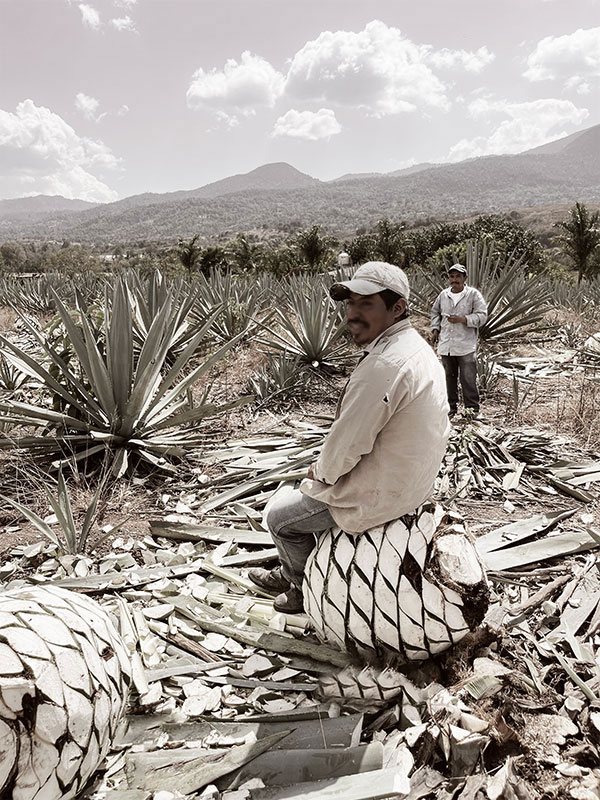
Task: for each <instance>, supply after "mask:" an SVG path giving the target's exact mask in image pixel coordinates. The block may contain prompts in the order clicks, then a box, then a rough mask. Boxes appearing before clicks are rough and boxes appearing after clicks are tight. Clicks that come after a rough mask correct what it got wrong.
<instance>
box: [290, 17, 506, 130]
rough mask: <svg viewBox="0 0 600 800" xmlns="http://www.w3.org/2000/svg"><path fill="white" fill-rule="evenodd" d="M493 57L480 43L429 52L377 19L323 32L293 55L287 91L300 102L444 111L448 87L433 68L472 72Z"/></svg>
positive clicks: (372, 109)
mask: <svg viewBox="0 0 600 800" xmlns="http://www.w3.org/2000/svg"><path fill="white" fill-rule="evenodd" d="M492 59H493V55H492V54H491V53H490V52H489V51H488V50H487V48H485V47H482V48H480V49H479V50H478V51H477V52H476V53H471V52H467V51H464V50H458V51H453V50H447V49H445V50H440V51H434V50H433V48H432V47H431V46H430V45H422V44H416V43H415V42H412V41H411V40H410V39H407V38H406V37H405V36H403V34H402V33H401V31H400V30H399V29H398V28H393V27H388V26H387V25H386V24H385V23H383V22H380V21H379V20H373V21H372V22H369V23H368V24H367V25H366V26H365V28H364V30H362V31H360V32H358V33H355V32H352V31H336V32H331V31H324V32H323V33H321V34H320V35H319V36H318V37H317V38H316V39H314V40H312V41H310V42H307V43H306V44H305V45H304V47H302V48H301V49H300V50H299V51H298V52H297V53H296V55H295V56H294V58H293V59H292V62H291V65H290V69H289V72H288V76H287V83H286V92H287V93H288V94H289V95H290V96H292V97H296V98H299V99H302V100H310V101H316V102H328V103H331V104H339V105H345V106H354V107H362V108H364V109H366V110H367V111H368V112H369V113H372V114H376V115H385V114H398V113H401V112H410V111H415V110H416V109H418V108H424V107H430V108H439V109H447V108H448V107H449V101H448V98H447V96H446V91H447V87H446V85H445V84H444V83H443V81H442V80H441V79H440V78H439V77H438V76H437V75H436V74H435V72H434V69H437V68H440V67H443V68H448V67H462V68H464V69H467V70H469V71H472V72H477V71H479V70H481V69H483V67H484V66H485V65H486V64H487V63H489V62H490V61H491V60H492Z"/></svg>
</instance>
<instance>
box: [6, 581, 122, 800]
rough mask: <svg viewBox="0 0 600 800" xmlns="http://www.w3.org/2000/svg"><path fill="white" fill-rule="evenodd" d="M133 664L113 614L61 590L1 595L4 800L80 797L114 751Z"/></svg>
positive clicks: (89, 600)
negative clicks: (114, 742)
mask: <svg viewBox="0 0 600 800" xmlns="http://www.w3.org/2000/svg"><path fill="white" fill-rule="evenodd" d="M130 682H131V666H130V661H129V654H128V651H127V648H126V646H125V644H124V642H123V641H122V639H121V638H120V636H119V634H118V633H117V632H116V630H115V628H114V626H113V624H112V622H111V619H110V617H109V615H108V614H107V612H106V611H104V610H103V609H102V608H101V607H100V606H99V605H98V604H97V603H95V602H94V601H93V600H91V599H89V598H87V597H85V596H82V595H78V594H75V593H74V592H68V591H66V590H64V589H60V588H57V587H43V588H42V587H34V588H25V589H16V590H13V591H9V592H5V593H4V594H0V797H2V798H11V800H59V798H65V799H68V798H72V797H75V795H76V794H78V792H79V791H80V790H81V789H82V788H83V786H84V785H85V783H86V781H87V780H88V779H89V778H90V776H91V775H92V773H93V772H94V771H95V770H96V769H97V767H98V766H99V764H100V762H101V761H102V759H103V758H104V757H105V756H106V754H107V752H108V750H109V748H110V746H111V743H112V740H113V737H114V735H115V731H116V728H117V725H118V722H119V719H120V717H121V714H122V713H123V711H124V708H125V704H126V701H127V694H128V689H129V684H130Z"/></svg>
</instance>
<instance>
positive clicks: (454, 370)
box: [442, 352, 479, 411]
mask: <svg viewBox="0 0 600 800" xmlns="http://www.w3.org/2000/svg"><path fill="white" fill-rule="evenodd" d="M442 364H443V366H444V372H445V373H446V391H447V392H448V403H449V405H450V411H456V409H457V406H458V380H459V379H460V386H461V389H462V396H463V402H464V404H465V408H471V409H473V411H479V390H478V389H477V358H476V357H475V353H474V352H473V353H467V355H466V356H442Z"/></svg>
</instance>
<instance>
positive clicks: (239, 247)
mask: <svg viewBox="0 0 600 800" xmlns="http://www.w3.org/2000/svg"><path fill="white" fill-rule="evenodd" d="M258 249H259V248H258V245H256V244H253V243H252V242H249V241H248V237H247V236H244V234H243V233H240V234H239V235H238V236H236V237H235V239H234V240H233V242H232V243H231V244H230V245H229V247H228V248H227V255H228V256H229V263H230V264H231V266H232V267H233V268H234V269H235V270H238V271H239V272H248V270H251V269H254V267H255V265H256V260H257V256H258Z"/></svg>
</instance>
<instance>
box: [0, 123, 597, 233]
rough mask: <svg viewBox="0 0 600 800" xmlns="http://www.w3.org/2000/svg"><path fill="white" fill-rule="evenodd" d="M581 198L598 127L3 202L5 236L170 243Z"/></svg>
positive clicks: (592, 167) (591, 186) (591, 197)
mask: <svg viewBox="0 0 600 800" xmlns="http://www.w3.org/2000/svg"><path fill="white" fill-rule="evenodd" d="M575 201H582V202H586V203H592V204H597V203H600V125H595V126H594V127H591V128H587V129H585V130H582V131H578V132H577V133H574V134H572V135H570V136H566V137H563V138H561V139H558V140H556V141H553V142H550V143H548V144H545V145H542V146H541V147H537V148H534V149H532V150H527V151H525V152H523V153H519V154H517V155H501V156H484V157H480V158H472V159H468V160H466V161H461V162H458V163H454V164H417V165H414V166H412V167H408V168H406V169H403V170H398V171H396V172H392V173H386V174H377V173H373V174H372V173H366V174H364V173H363V174H349V175H344V176H342V177H341V178H337V179H336V180H333V181H320V180H317V179H316V178H312V177H311V176H310V175H306V174H304V173H302V172H300V171H298V170H297V169H295V168H294V167H292V166H290V165H289V164H285V163H277V164H267V165H264V166H262V167H258V168H257V169H254V170H252V171H251V172H248V173H246V174H243V175H234V176H231V177H228V178H225V179H223V180H220V181H216V182H214V183H210V184H207V185H206V186H202V187H199V188H198V189H193V190H191V191H178V192H170V193H166V194H153V193H145V194H140V195H134V196H132V197H127V198H125V199H123V200H119V201H117V202H114V203H107V204H96V205H94V204H91V203H85V202H84V201H81V200H67V199H65V198H63V197H49V196H44V195H39V196H37V197H29V198H19V199H16V200H2V201H0V239H3V240H6V239H19V238H28V239H45V240H49V239H50V240H57V241H63V240H70V241H79V242H83V243H96V244H99V245H109V244H116V243H118V242H122V243H126V242H134V241H153V240H160V241H165V242H170V241H176V240H177V238H178V237H180V236H181V237H183V238H189V237H191V236H193V235H194V234H196V233H199V234H201V235H202V236H205V237H206V238H208V239H210V238H216V237H219V236H231V235H234V234H235V233H238V232H250V231H257V230H258V231H261V232H263V233H265V232H269V231H284V232H290V231H293V230H298V229H302V228H306V227H309V226H310V225H312V224H315V223H318V224H321V225H323V226H324V228H326V229H328V230H330V231H331V232H332V233H336V234H338V235H348V234H352V233H354V231H355V230H356V229H357V228H360V227H365V228H367V229H368V228H370V227H372V226H373V225H374V224H375V223H376V222H377V221H378V220H379V219H381V218H382V217H389V218H390V219H393V220H399V219H402V220H404V221H406V222H408V223H415V222H417V221H419V222H426V221H432V220H435V219H437V220H448V219H450V218H453V217H454V218H458V217H465V216H469V215H473V214H477V213H494V212H501V211H508V210H512V209H518V208H524V207H528V208H531V207H536V206H548V205H556V204H572V203H574V202H575Z"/></svg>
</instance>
